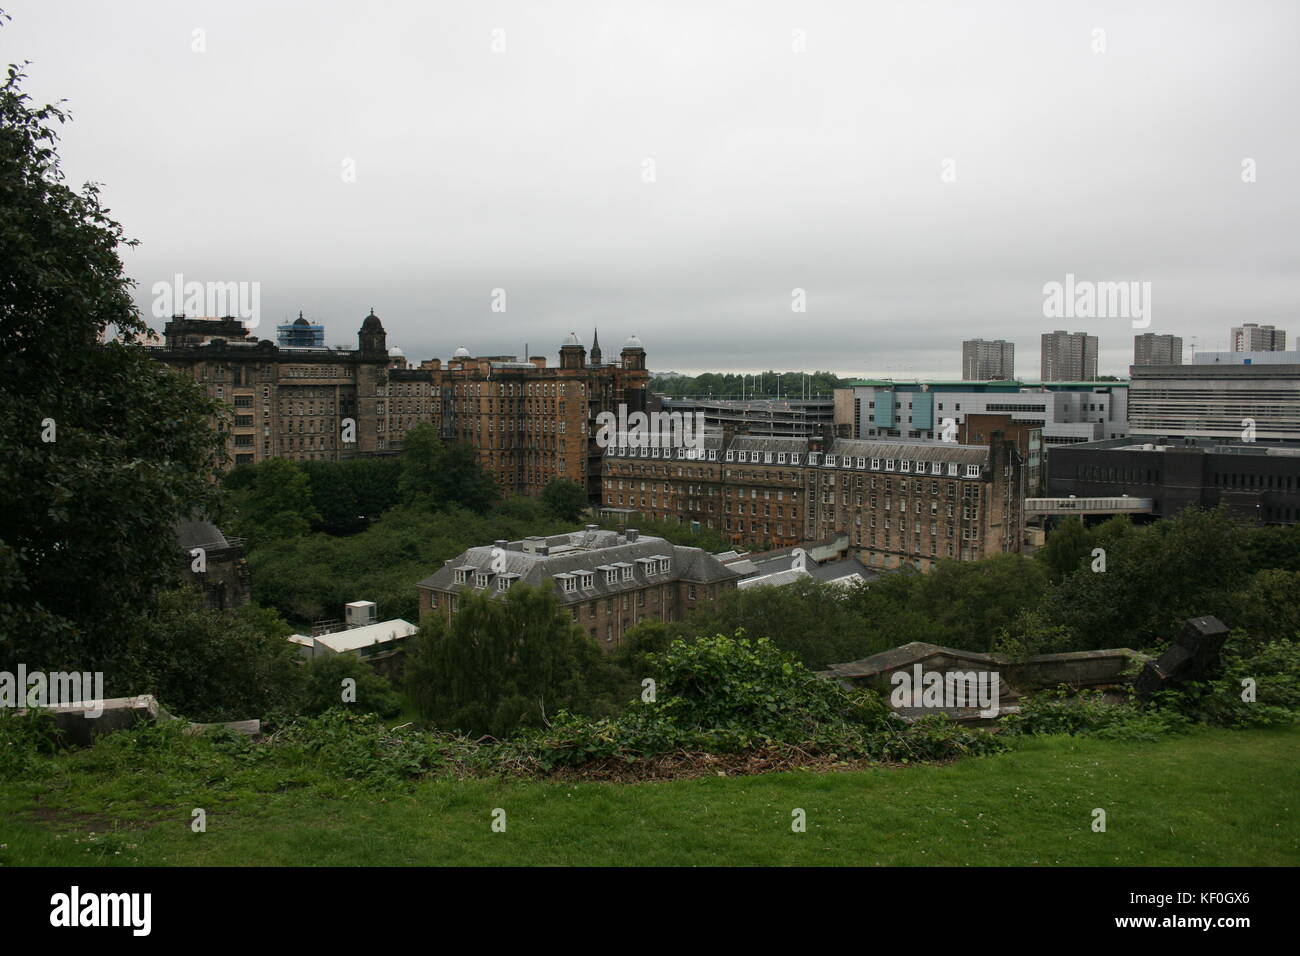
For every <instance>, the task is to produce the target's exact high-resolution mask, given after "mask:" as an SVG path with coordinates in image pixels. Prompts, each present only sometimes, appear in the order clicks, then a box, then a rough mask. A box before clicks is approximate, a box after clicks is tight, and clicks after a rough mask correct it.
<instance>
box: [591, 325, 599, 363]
mask: <svg viewBox="0 0 1300 956" xmlns="http://www.w3.org/2000/svg"><path fill="white" fill-rule="evenodd" d="M591 364H592V367H595V366H597V365H599V364H600V330H599V329H592V330H591Z"/></svg>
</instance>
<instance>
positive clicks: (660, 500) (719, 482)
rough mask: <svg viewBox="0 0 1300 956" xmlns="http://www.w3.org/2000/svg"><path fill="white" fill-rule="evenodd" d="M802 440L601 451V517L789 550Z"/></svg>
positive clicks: (799, 516)
mask: <svg viewBox="0 0 1300 956" xmlns="http://www.w3.org/2000/svg"><path fill="white" fill-rule="evenodd" d="M818 442H820V438H818V439H807V438H776V437H771V436H759V435H735V436H731V435H730V434H727V435H726V436H725V438H724V436H723V434H720V433H717V432H711V433H708V434H707V435H706V436H705V438H704V441H703V447H702V448H701V449H700V450H699V453H698V455H696V456H694V457H692V456H690V454H689V452H688V451H687V450H686V449H684V448H664V449H659V448H636V447H629V446H627V445H614V446H611V447H610V448H608V449H606V452H605V460H604V468H603V475H604V481H603V491H602V499H601V503H602V506H603V508H604V510H605V511H606V512H608V513H613V514H622V515H634V514H640V515H644V516H645V517H646V518H647V519H648V520H651V521H666V522H676V523H678V524H694V525H698V526H699V527H705V528H711V529H713V530H715V531H718V532H720V533H721V534H722V535H723V537H725V538H727V539H728V540H730V541H731V542H732V543H734V544H743V545H747V546H748V545H753V546H760V545H761V546H765V547H773V548H779V547H789V546H791V545H795V544H798V543H799V542H800V541H802V540H803V538H804V530H803V516H804V513H803V495H804V492H803V485H804V482H803V475H802V468H803V467H804V466H805V465H806V464H807V461H808V449H809V447H812V446H815V445H816V444H817V443H818Z"/></svg>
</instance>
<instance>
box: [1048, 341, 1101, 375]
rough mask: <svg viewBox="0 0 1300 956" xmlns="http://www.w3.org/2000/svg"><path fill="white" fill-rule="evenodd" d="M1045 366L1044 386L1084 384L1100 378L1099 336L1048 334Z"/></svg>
mask: <svg viewBox="0 0 1300 956" xmlns="http://www.w3.org/2000/svg"><path fill="white" fill-rule="evenodd" d="M1041 358H1042V366H1041V373H1040V375H1039V376H1038V377H1039V378H1040V379H1042V381H1044V382H1083V381H1091V380H1092V379H1095V378H1096V377H1097V336H1095V335H1089V334H1088V333H1086V332H1063V331H1056V332H1044V333H1043V337H1042V356H1041Z"/></svg>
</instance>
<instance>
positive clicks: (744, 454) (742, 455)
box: [740, 451, 749, 465]
mask: <svg viewBox="0 0 1300 956" xmlns="http://www.w3.org/2000/svg"><path fill="white" fill-rule="evenodd" d="M748 460H749V452H745V451H742V452H741V453H740V463H741V464H742V465H743V464H744V463H745V462H746V461H748Z"/></svg>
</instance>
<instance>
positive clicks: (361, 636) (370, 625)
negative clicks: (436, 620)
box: [288, 601, 419, 663]
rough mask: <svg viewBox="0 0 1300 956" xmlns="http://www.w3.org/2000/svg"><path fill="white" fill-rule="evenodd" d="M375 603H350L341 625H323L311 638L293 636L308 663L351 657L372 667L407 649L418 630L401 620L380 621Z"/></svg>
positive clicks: (292, 639) (306, 635) (291, 639)
mask: <svg viewBox="0 0 1300 956" xmlns="http://www.w3.org/2000/svg"><path fill="white" fill-rule="evenodd" d="M377 610H378V609H377V608H376V606H375V602H374V601H351V602H349V603H348V604H346V605H344V607H343V619H342V620H341V621H328V622H325V621H323V622H320V624H319V625H318V626H317V627H315V628H313V629H312V633H311V634H291V635H289V638H288V640H289V642H290V643H292V644H295V645H297V647H298V653H299V656H301V657H302V658H304V659H305V660H315V659H316V658H319V657H331V656H335V655H338V654H352V655H353V656H355V657H360V658H362V659H364V660H367V661H370V662H372V663H378V662H381V661H385V660H387V659H388V658H390V657H392V656H393V655H394V654H395V653H396V652H397V651H399V650H401V649H403V648H404V647H405V646H406V642H407V641H408V640H410V639H411V638H412V637H414V636H415V635H416V633H417V632H418V631H419V628H418V627H416V626H415V625H414V624H412V623H410V622H409V621H404V620H402V619H401V618H400V617H398V618H393V619H392V620H389V621H380V620H377V618H378V613H377Z"/></svg>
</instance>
